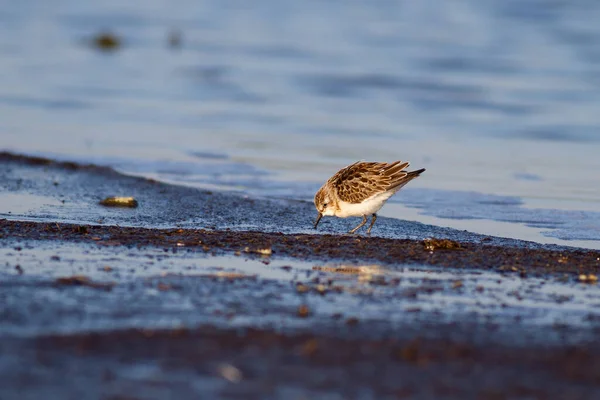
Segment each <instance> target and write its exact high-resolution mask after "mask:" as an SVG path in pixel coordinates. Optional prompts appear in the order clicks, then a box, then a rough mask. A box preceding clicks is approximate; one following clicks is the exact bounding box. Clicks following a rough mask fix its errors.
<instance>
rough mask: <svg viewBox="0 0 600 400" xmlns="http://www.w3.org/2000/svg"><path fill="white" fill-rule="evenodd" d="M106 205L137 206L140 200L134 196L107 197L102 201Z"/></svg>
mask: <svg viewBox="0 0 600 400" xmlns="http://www.w3.org/2000/svg"><path fill="white" fill-rule="evenodd" d="M100 205H101V206H104V207H123V208H137V206H138V205H139V204H138V201H137V200H136V199H134V198H133V197H107V198H105V199H104V200H102V201H101V202H100Z"/></svg>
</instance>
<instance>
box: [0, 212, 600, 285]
mask: <svg viewBox="0 0 600 400" xmlns="http://www.w3.org/2000/svg"><path fill="white" fill-rule="evenodd" d="M0 234H1V235H3V236H5V237H13V238H25V239H34V240H65V241H78V242H88V243H96V244H98V245H100V246H130V247H140V246H153V247H161V248H164V249H165V250H169V251H178V250H179V251H181V250H182V249H185V251H192V250H193V251H204V252H215V253H216V252H223V251H228V252H242V251H243V252H247V253H257V254H260V251H262V250H264V249H266V250H267V251H270V252H272V253H273V254H276V255H281V256H289V257H294V258H301V259H304V260H342V261H353V262H378V263H388V264H394V263H399V264H418V265H435V266H442V267H452V268H477V269H493V270H498V271H501V272H507V273H518V274H520V275H522V276H526V275H527V274H530V273H535V274H539V273H570V274H575V275H576V276H579V274H583V273H586V274H588V273H591V274H595V273H599V272H600V251H596V250H577V249H571V250H568V251H566V250H564V249H563V250H548V249H535V248H523V247H506V246H493V245H486V244H474V243H469V242H466V243H459V242H449V241H446V242H440V241H438V242H440V243H442V244H443V245H440V246H437V247H436V246H434V245H432V243H436V241H432V240H424V241H420V240H409V239H386V238H377V237H365V236H358V235H356V236H354V235H306V234H301V235H300V234H299V235H292V234H283V233H265V232H255V231H250V232H248V231H230V230H226V231H220V230H205V229H199V230H196V229H181V228H180V229H149V228H135V227H117V226H100V225H74V224H64V223H40V222H23V221H10V220H0ZM449 244H450V245H449Z"/></svg>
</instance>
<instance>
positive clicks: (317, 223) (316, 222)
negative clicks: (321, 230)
mask: <svg viewBox="0 0 600 400" xmlns="http://www.w3.org/2000/svg"><path fill="white" fill-rule="evenodd" d="M321 218H323V214H322V213H319V216H318V217H317V220H316V221H315V229H317V225H319V221H320V220H321Z"/></svg>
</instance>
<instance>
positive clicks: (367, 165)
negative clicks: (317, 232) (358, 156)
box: [315, 161, 425, 235]
mask: <svg viewBox="0 0 600 400" xmlns="http://www.w3.org/2000/svg"><path fill="white" fill-rule="evenodd" d="M408 165H409V163H408V162H406V161H394V162H392V163H385V162H364V161H358V162H355V163H354V164H351V165H349V166H347V167H345V168H342V169H341V170H339V171H338V172H337V173H336V174H335V175H333V176H332V177H331V178H329V180H328V181H327V182H325V184H324V185H323V186H321V188H320V189H319V190H318V191H317V194H315V207H316V208H317V211H318V212H319V215H318V217H317V220H316V221H315V229H317V225H319V221H321V218H322V217H323V216H324V215H334V216H336V217H340V218H347V217H361V216H362V217H363V220H362V222H361V223H360V224H358V226H357V227H356V228H354V229H352V230H350V232H348V233H355V232H356V231H357V230H358V229H360V228H361V227H363V226H364V225H365V224H366V223H367V215H372V216H373V217H372V219H371V225H369V229H367V234H368V235H370V234H371V229H372V228H373V225H374V224H375V220H377V214H376V213H377V211H379V210H380V209H381V207H383V205H384V204H385V202H386V201H387V200H388V199H389V198H390V197H392V196H393V195H394V194H395V193H396V192H397V191H398V190H400V189H401V188H402V187H403V186H404V185H406V184H407V183H408V182H410V181H412V180H413V179H415V178H416V177H418V176H419V175H421V173H423V172H424V171H425V168H422V169H419V170H416V171H411V172H408V171H405V169H406V168H407V167H408Z"/></svg>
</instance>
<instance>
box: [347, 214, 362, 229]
mask: <svg viewBox="0 0 600 400" xmlns="http://www.w3.org/2000/svg"><path fill="white" fill-rule="evenodd" d="M366 223H367V216H366V215H363V220H362V222H361V223H360V224H358V226H357V227H356V228H354V229H352V230H351V231H350V232H348V233H354V232H356V231H357V230H359V229H360V228H362V227H363V226H364V225H365V224H366Z"/></svg>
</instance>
